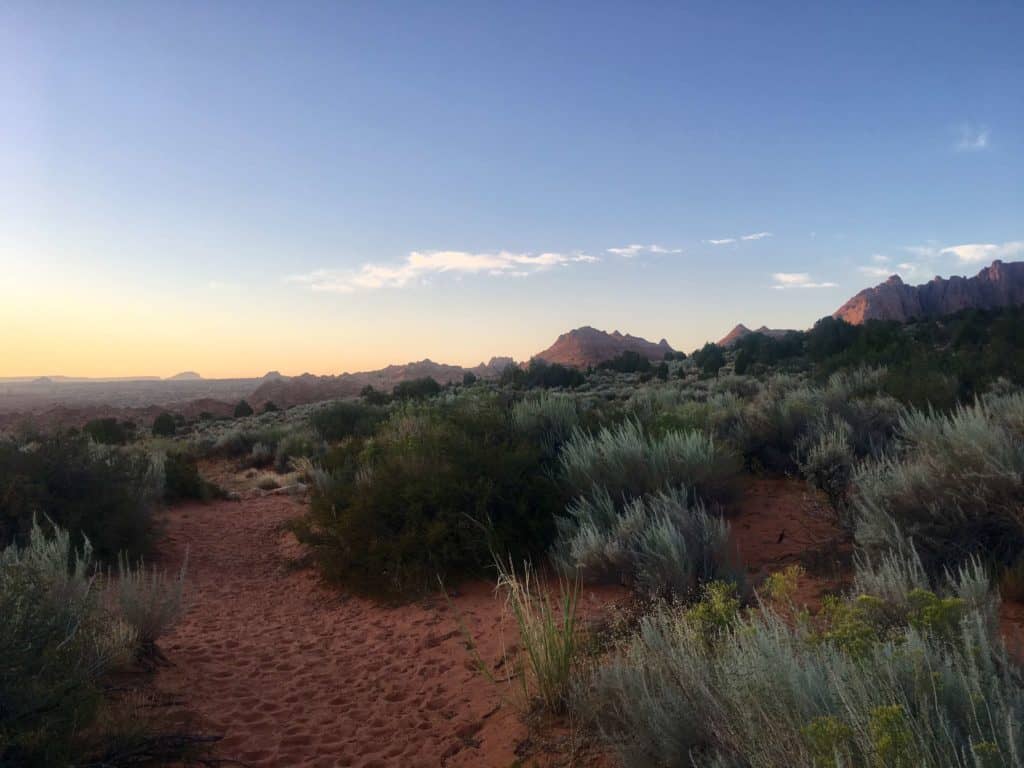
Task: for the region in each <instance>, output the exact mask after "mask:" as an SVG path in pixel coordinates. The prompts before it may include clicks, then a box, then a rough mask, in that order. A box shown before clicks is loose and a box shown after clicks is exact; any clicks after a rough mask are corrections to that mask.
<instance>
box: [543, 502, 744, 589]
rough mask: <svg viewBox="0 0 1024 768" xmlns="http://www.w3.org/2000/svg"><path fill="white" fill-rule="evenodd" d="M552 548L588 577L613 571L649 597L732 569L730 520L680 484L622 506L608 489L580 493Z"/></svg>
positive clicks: (559, 559)
mask: <svg viewBox="0 0 1024 768" xmlns="http://www.w3.org/2000/svg"><path fill="white" fill-rule="evenodd" d="M558 528H559V533H558V538H557V540H556V542H555V546H554V550H553V555H554V558H555V560H556V562H558V563H559V564H560V565H561V566H562V568H563V569H565V570H566V571H568V572H569V573H574V574H578V575H579V576H580V577H581V578H584V579H588V580H591V579H595V578H602V577H608V576H614V577H616V578H619V579H621V580H623V581H625V582H626V583H629V584H631V585H632V586H633V587H634V588H635V589H636V590H637V591H639V592H641V593H643V594H645V595H647V596H649V597H665V596H676V597H683V598H685V597H689V596H691V595H693V594H694V593H695V591H696V589H697V587H698V585H699V584H700V583H702V582H705V581H710V580H712V579H715V578H720V577H726V576H727V574H732V572H733V568H732V566H731V564H730V563H729V556H728V542H729V526H728V524H727V523H726V522H725V521H724V520H723V519H722V518H721V517H719V516H717V515H712V514H709V513H708V512H707V510H706V509H705V507H704V504H703V503H702V502H701V501H700V500H694V499H692V498H691V495H690V494H689V493H687V491H686V490H685V489H680V488H675V489H672V490H670V491H661V492H658V493H656V494H651V495H648V496H642V497H640V498H637V499H633V500H632V501H629V502H627V503H626V504H625V506H624V507H622V508H621V509H619V508H618V505H616V503H615V501H614V500H613V499H612V497H611V496H610V495H609V494H608V492H607V491H605V490H603V489H598V490H596V491H595V492H593V493H592V494H591V495H590V496H582V497H580V498H578V499H576V500H575V501H574V502H573V503H572V504H570V505H569V507H568V514H567V515H566V516H565V517H562V518H559V521H558Z"/></svg>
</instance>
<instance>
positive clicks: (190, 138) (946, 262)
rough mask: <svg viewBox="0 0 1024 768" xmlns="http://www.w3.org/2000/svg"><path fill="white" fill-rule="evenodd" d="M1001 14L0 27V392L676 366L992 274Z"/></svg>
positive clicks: (1007, 120) (608, 12) (142, 7)
mask: <svg viewBox="0 0 1024 768" xmlns="http://www.w3.org/2000/svg"><path fill="white" fill-rule="evenodd" d="M1021 29H1024V5H1022V4H1020V3H998V2H991V3H990V2H983V3H967V2H964V3H950V4H944V3H939V2H929V3H917V2H901V3H892V2H885V3H877V4H875V3H867V2H858V3H852V2H851V3H820V4H808V3H792V4H790V3H784V2H780V3H761V2H751V3H742V2H738V3H687V2H674V3H669V2H629V3H627V2H621V3H603V2H587V3H572V2H565V3H548V2H516V3H481V2H465V3H461V2H436V3H418V2H417V3H412V2H410V3H398V2H386V1H377V2H354V1H353V2H331V3H306V2H289V3H283V2H280V3H261V2H229V1H228V0H222V1H220V2H215V3H210V2H205V1H204V2H187V1H185V0H181V1H179V2H174V3H167V2H160V3H147V2H142V1H139V2H133V3H123V2H109V3H106V2H86V1H85V0H83V2H76V3H61V2H41V1H40V0H33V1H32V2H24V3H22V2H17V0H7V1H6V2H5V3H3V4H2V5H0V328H2V329H3V332H2V333H0V376H22V375H45V374H65V375H76V376H130V375H163V376H166V375H172V374H174V373H176V372H178V371H182V370H196V371H199V372H200V373H202V374H203V375H204V376H208V377H229V376H259V375H262V374H263V373H264V372H266V371H268V370H271V369H277V370H280V371H282V372H283V373H286V374H298V373H301V372H304V371H309V372H312V373H318V374H328V373H339V372H342V371H353V370H366V369H371V368H377V367H381V366H383V365H386V364H389V363H394V362H407V361H411V360H420V359H423V358H425V357H429V358H431V359H433V360H436V361H442V362H448V363H457V364H466V365H473V364H476V363H478V362H480V361H482V360H487V359H488V358H490V357H491V356H492V355H512V356H514V357H515V358H517V359H527V358H528V357H529V356H530V355H531V354H533V353H535V352H538V351H540V350H542V349H544V348H545V347H547V346H548V345H550V344H551V342H552V341H553V340H554V339H555V337H556V336H557V335H558V334H559V333H562V332H564V331H566V330H569V329H570V328H575V327H578V326H581V325H592V326H595V327H598V328H602V329H605V330H608V331H612V330H616V329H617V330H620V331H622V332H623V333H626V332H628V333H632V334H635V335H640V336H644V337H647V338H650V339H652V340H654V341H657V340H658V339H660V338H662V337H664V338H666V339H668V341H669V342H670V343H671V344H672V345H673V346H675V347H677V348H681V349H684V350H691V349H693V348H695V347H697V346H699V345H701V344H703V342H704V341H706V340H708V339H716V338H719V337H721V336H722V335H724V334H725V333H726V332H727V331H728V330H729V329H730V328H731V327H732V326H733V325H735V324H736V323H738V322H743V323H745V324H747V325H749V326H751V327H754V326H759V325H762V324H766V325H768V326H770V327H791V328H806V327H809V326H810V325H811V324H813V322H814V321H815V320H816V319H817V318H819V317H822V316H824V315H827V314H830V313H831V312H833V311H834V310H835V309H836V308H837V307H838V306H840V305H841V304H842V303H843V302H844V301H845V300H846V299H847V298H849V297H850V296H852V295H853V294H854V293H856V292H857V291H858V290H860V289H862V288H864V287H866V286H868V285H873V284H875V283H878V282H880V281H881V280H883V279H885V278H886V277H887V276H888V275H889V274H893V273H898V274H900V275H901V276H902V277H903V278H904V280H906V281H907V282H910V283H920V282H925V281H927V280H928V279H930V278H931V277H933V276H935V275H937V274H938V275H943V276H948V275H950V274H966V275H971V274H975V273H976V272H977V271H978V270H979V269H980V268H981V267H983V266H986V265H987V264H988V263H990V262H991V261H992V260H993V259H995V258H1002V259H1004V260H1013V259H1015V258H1016V259H1024V215H1022V214H1024V46H1021V44H1020V30H1021Z"/></svg>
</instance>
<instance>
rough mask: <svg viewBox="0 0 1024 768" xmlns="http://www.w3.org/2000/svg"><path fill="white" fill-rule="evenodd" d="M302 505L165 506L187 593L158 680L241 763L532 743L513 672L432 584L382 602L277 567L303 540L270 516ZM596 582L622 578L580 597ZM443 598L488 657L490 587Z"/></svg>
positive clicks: (296, 762)
mask: <svg viewBox="0 0 1024 768" xmlns="http://www.w3.org/2000/svg"><path fill="white" fill-rule="evenodd" d="M303 509H304V507H303V505H302V502H300V501H297V500H294V499H290V498H287V497H281V496H271V497H265V498H258V499H250V500H246V501H244V502H241V503H239V502H217V503H213V504H208V505H202V504H191V505H187V506H182V507H178V508H175V509H173V510H171V511H170V512H169V514H168V519H167V525H166V534H167V544H166V546H165V549H166V553H167V556H168V559H170V560H171V561H172V562H173V561H174V560H175V559H179V558H180V557H181V555H182V553H183V552H184V549H185V547H186V546H188V548H189V551H190V555H189V573H188V592H187V598H186V599H187V603H186V612H185V615H184V618H183V620H182V621H181V623H180V624H179V625H178V626H177V627H176V628H175V630H174V631H173V632H172V633H171V634H170V635H169V636H168V637H167V638H165V639H164V640H162V641H161V648H162V649H163V650H164V652H165V654H166V655H167V657H168V659H169V660H170V661H171V662H172V664H173V665H174V666H172V667H169V668H164V669H162V670H161V671H160V672H159V675H158V680H157V685H158V687H159V688H160V689H162V690H164V691H167V692H171V693H174V694H176V695H177V696H178V697H179V698H180V699H182V700H184V701H185V702H186V705H187V706H188V707H189V709H191V710H194V711H195V712H196V713H197V714H198V715H199V717H200V719H201V721H203V722H205V724H206V726H207V727H208V729H209V730H211V731H213V732H215V733H221V734H223V735H224V738H223V740H222V741H221V742H220V744H219V745H218V748H217V754H218V756H220V757H224V758H233V759H237V760H241V761H243V762H244V763H246V764H247V765H250V766H363V767H364V768H370V767H371V766H373V767H379V768H390V767H392V766H394V767H397V766H403V767H404V766H431V767H436V766H441V765H448V766H480V767H481V768H486V767H487V766H494V767H495V768H498V767H500V768H507V767H508V766H510V765H512V764H513V763H514V762H515V760H516V759H517V755H516V753H517V748H518V752H519V753H520V754H521V755H522V754H523V753H524V752H526V751H529V750H530V742H529V741H528V731H527V728H526V726H525V725H524V724H523V722H522V719H521V717H520V715H521V712H520V708H519V707H518V702H517V700H516V696H517V693H518V690H519V689H518V686H516V687H510V686H508V685H504V684H495V683H492V682H490V681H488V680H487V679H486V678H485V677H484V676H483V675H482V674H480V673H479V672H478V671H476V670H475V669H473V666H472V662H471V660H470V655H469V653H468V652H467V650H466V646H465V642H464V636H463V635H462V633H460V631H459V628H458V624H457V622H456V618H455V616H454V615H453V611H452V609H451V608H450V607H449V604H448V602H447V601H446V600H444V598H443V597H441V596H438V597H437V598H435V599H432V600H429V601H424V602H422V603H417V604H411V605H405V606H401V607H397V608H396V607H386V606H382V605H379V604H376V603H373V602H371V601H368V600H363V599H360V598H356V597H346V596H345V595H344V593H343V592H341V591H339V590H336V589H332V588H329V587H326V586H324V585H322V584H321V583H320V582H319V581H318V579H317V577H316V574H315V573H314V572H313V571H311V570H309V569H305V570H296V569H291V568H288V567H287V561H288V558H289V557H294V556H295V555H296V554H298V553H299V552H300V551H301V549H300V547H299V545H298V544H297V543H296V542H295V540H294V538H293V537H292V536H291V535H290V534H287V533H283V532H282V531H281V529H280V524H281V523H282V522H283V521H285V520H287V519H289V518H292V517H295V516H297V515H299V514H301V513H302V511H303ZM609 594H621V592H618V591H616V592H614V593H609V592H605V593H603V594H598V593H595V592H594V591H593V590H589V589H588V590H587V591H586V592H585V594H584V597H583V602H584V604H585V605H584V608H585V609H589V610H590V611H594V610H596V609H597V608H599V607H600V606H601V605H603V604H605V603H606V602H607V599H608V595H609ZM452 602H453V604H454V610H455V612H457V613H458V614H459V615H460V616H461V617H462V620H463V622H464V623H465V625H466V626H467V627H468V628H469V631H470V632H471V634H472V635H473V638H474V640H475V641H476V642H477V645H478V652H479V653H480V656H481V657H482V658H483V659H484V660H485V661H486V662H487V663H488V664H490V665H491V667H492V668H494V667H495V665H498V666H500V661H501V659H502V658H503V655H504V654H503V650H502V648H503V642H509V643H510V642H511V641H512V638H513V636H514V634H515V633H514V627H513V626H512V625H511V621H510V618H509V617H508V616H507V615H506V614H505V612H504V611H503V607H502V600H501V599H500V598H498V597H496V596H495V595H494V591H493V587H492V586H489V585H485V584H475V585H470V586H469V587H463V588H460V595H459V596H458V597H456V598H454V599H453V601H452ZM495 677H500V670H498V671H496V672H495ZM536 757H537V756H535V755H532V756H531V760H530V762H531V764H532V763H533V760H534V759H536ZM577 764H585V763H577Z"/></svg>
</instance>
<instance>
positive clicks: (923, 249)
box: [903, 241, 942, 259]
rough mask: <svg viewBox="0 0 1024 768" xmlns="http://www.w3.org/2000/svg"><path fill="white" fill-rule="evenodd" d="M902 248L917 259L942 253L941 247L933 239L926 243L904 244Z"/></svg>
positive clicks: (931, 257) (929, 257) (928, 257)
mask: <svg viewBox="0 0 1024 768" xmlns="http://www.w3.org/2000/svg"><path fill="white" fill-rule="evenodd" d="M903 250H904V251H906V252H907V253H909V254H910V255H911V256H916V257H917V258H919V259H933V258H935V257H936V256H938V255H939V254H940V253H942V249H941V248H940V247H939V246H938V245H936V244H935V242H934V241H933V242H930V243H929V244H928V245H905V246H903Z"/></svg>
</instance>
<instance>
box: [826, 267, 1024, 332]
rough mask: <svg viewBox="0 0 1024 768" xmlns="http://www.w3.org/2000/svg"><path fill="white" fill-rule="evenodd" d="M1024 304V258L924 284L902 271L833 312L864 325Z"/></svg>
mask: <svg viewBox="0 0 1024 768" xmlns="http://www.w3.org/2000/svg"><path fill="white" fill-rule="evenodd" d="M1017 304H1024V262H1021V261H1015V262H1010V263H1008V264H1007V263H1003V262H1002V261H993V262H992V265H991V266H988V267H985V268H984V269H982V270H981V271H980V272H978V274H977V275H975V276H974V277H960V276H957V275H954V276H952V277H950V278H948V279H944V278H941V277H935V278H933V279H932V280H931V282H928V283H924V284H922V285H907V284H906V283H904V282H903V280H902V279H901V278H900V276H899V275H892V276H891V277H890V278H889V279H888V280H886V281H885V282H884V283H879V284H878V285H876V286H875V287H873V288H865V289H864V290H863V291H861V292H860V293H858V294H857V295H856V296H854V297H853V298H852V299H850V300H849V301H848V302H846V303H845V304H843V306H841V307H840V308H839V309H837V310H836V311H835V312H834V313H833V315H832V316H833V317H836V318H839V319H841V320H845V321H846V322H848V323H852V324H854V325H860V324H862V323H865V322H867V321H868V320H895V321H897V322H901V323H905V322H907V321H909V320H914V319H918V318H926V317H940V316H942V315H950V314H953V313H954V312H960V311H961V310H964V309H998V308H999V307H1009V306H1014V305H1017Z"/></svg>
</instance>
